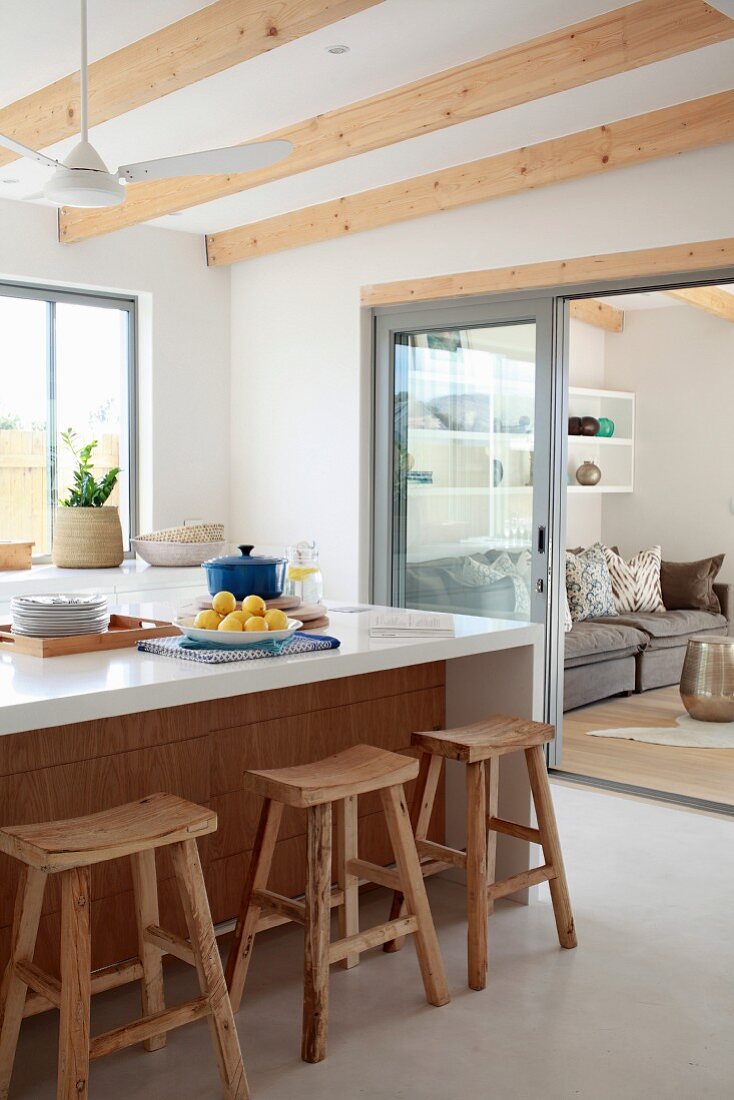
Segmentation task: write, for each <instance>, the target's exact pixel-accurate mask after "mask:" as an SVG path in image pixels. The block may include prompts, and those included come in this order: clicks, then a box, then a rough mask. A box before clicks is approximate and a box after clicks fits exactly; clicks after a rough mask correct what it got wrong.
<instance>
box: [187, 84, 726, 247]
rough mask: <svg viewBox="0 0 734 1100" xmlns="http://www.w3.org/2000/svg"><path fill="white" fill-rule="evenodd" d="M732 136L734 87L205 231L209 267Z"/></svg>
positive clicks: (718, 141)
mask: <svg viewBox="0 0 734 1100" xmlns="http://www.w3.org/2000/svg"><path fill="white" fill-rule="evenodd" d="M732 140H734V91H728V92H719V93H717V94H716V95H711V96H706V97H705V98H703V99H696V100H693V101H691V102H689V103H679V104H676V106H675V107H666V108H664V109H663V110H661V111H651V112H649V113H648V114H645V115H637V116H635V117H634V118H628V119H623V120H621V121H619V122H612V123H608V124H607V125H604V126H595V127H593V128H592V129H591V130H583V131H581V132H580V133H576V134H568V135H566V136H565V137H561V138H554V139H552V140H551V141H543V142H540V144H538V145H531V146H529V147H527V148H523V149H514V150H513V151H512V152H509V153H499V154H498V155H496V156H492V157H485V158H484V159H483V160H477V161H473V162H472V163H470V164H460V165H456V166H455V167H453V168H444V169H441V170H440V171H438V172H431V173H429V174H428V175H425V176H416V177H415V178H414V179H409V180H401V181H400V182H399V183H391V184H388V185H387V186H385V187H376V188H373V189H372V190H370V191H362V192H359V193H358V194H356V195H347V196H345V197H344V198H340V199H334V200H333V201H331V202H324V203H320V204H319V205H318V206H309V207H305V208H304V209H302V210H293V211H290V212H289V213H287V214H280V215H277V216H276V217H273V218H266V219H265V220H263V221H258V222H252V223H251V224H249V225H243V226H239V227H238V228H236V229H227V230H225V231H223V232H221V233H214V234H211V235H210V236H207V238H206V245H207V263H208V264H209V266H210V267H216V266H218V265H220V264H232V263H238V262H239V261H241V260H251V259H255V258H256V257H259V256H266V255H268V254H269V253H271V252H280V251H282V250H283V249H288V248H297V247H300V246H301V245H306V244H314V243H316V242H318V241H327V240H334V239H335V238H337V237H345V236H347V235H353V234H354V233H361V232H364V231H365V230H368V229H376V228H378V227H383V226H386V225H394V224H395V223H397V222H402V221H407V220H409V219H411V218H420V217H423V216H425V215H427V214H436V213H438V212H439V211H442V210H451V209H455V208H456V207H460V206H467V205H469V204H472V203H478V202H487V201H489V200H490V199H497V198H501V197H504V196H507V195H515V194H518V193H519V192H522V191H529V190H532V189H534V188H537V187H544V186H547V185H549V184H555V183H561V182H564V181H567V180H572V179H580V178H581V177H583V176H590V175H594V174H599V173H602V172H609V171H612V170H613V169H615V168H623V167H625V166H628V165H632V164H641V163H644V162H645V161H649V160H653V159H657V158H659V157H671V156H675V155H677V154H679V153H685V152H688V151H690V150H692V149H700V148H703V147H705V146H709V145H719V144H722V143H724V142H727V141H732Z"/></svg>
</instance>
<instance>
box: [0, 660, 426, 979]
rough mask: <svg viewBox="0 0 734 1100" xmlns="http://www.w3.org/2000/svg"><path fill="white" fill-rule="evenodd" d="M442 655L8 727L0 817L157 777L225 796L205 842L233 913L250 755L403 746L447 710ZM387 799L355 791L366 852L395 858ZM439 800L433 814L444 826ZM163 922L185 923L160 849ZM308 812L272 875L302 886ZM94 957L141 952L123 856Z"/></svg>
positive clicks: (42, 940)
mask: <svg viewBox="0 0 734 1100" xmlns="http://www.w3.org/2000/svg"><path fill="white" fill-rule="evenodd" d="M444 709H445V665H444V662H443V661H435V662H432V663H428V664H419V665H413V666H410V667H406V668H398V669H391V670H388V671H384V672H375V673H368V674H365V675H359V676H349V677H344V678H340V679H334V680H328V681H325V682H321V683H316V684H306V685H302V686H297V687H291V688H284V689H281V690H275V691H267V692H261V693H256V694H247V695H241V696H235V697H233V698H227V699H219V700H213V701H210V702H202V703H194V704H190V705H187V706H180V707H168V708H165V709H162V710H152V711H146V712H144V713H136V714H130V715H125V716H122V717H119V718H105V719H99V720H96V721H90V722H82V723H77V724H74V725H64V726H57V727H52V728H48V729H41V730H30V731H27V732H24V733H17V734H9V735H7V736H5V737H1V738H0V823H1V824H4V825H5V824H26V823H30V822H35V821H47V820H55V819H60V818H64V817H71V816H76V815H80V814H88V813H94V812H96V811H98V810H104V809H107V808H109V807H111V806H114V805H116V804H118V803H122V802H128V801H131V800H133V799H136V798H140V797H143V796H144V795H146V794H152V793H154V792H156V791H169V792H171V793H173V794H177V795H180V796H182V797H184V798H188V799H191V800H192V801H194V802H199V803H201V804H203V805H207V806H211V807H212V808H213V809H214V810H216V812H217V815H218V818H219V828H218V831H217V832H216V833H214V834H212V835H211V836H209V837H206V838H204V839H203V840H202V842H201V855H202V862H203V866H204V874H205V877H206V882H207V888H208V891H209V897H210V902H211V906H212V915H213V917H214V921H215V922H216V923H221V922H224V921H226V920H228V919H230V918H232V917H234V916H236V913H237V909H238V905H239V902H240V896H241V891H242V883H243V878H244V874H245V871H246V868H247V865H248V862H249V857H250V852H251V850H252V846H253V843H254V837H255V830H256V825H257V817H258V814H259V809H260V805H259V800H258V799H257V797H256V796H254V795H251V794H249V793H247V792H245V791H244V789H243V786H242V775H243V773H244V771H245V770H247V769H248V768H262V767H282V766H285V765H289V764H296V763H305V762H308V761H311V760H315V759H318V758H319V757H321V756H327V755H329V754H330V753H334V752H338V751H340V750H341V749H344V748H347V747H348V746H349V745H354V744H358V743H359V742H361V741H365V742H369V743H370V744H374V745H377V746H379V747H381V748H386V749H392V750H395V751H404V750H406V748H407V746H408V745H409V744H410V735H411V733H413V732H414V731H416V730H428V729H439V728H441V727H442V726H443V724H444ZM378 801H379V800H377V799H375V798H374V797H372V796H366V797H364V798H362V799H360V818H361V820H360V854H362V855H363V856H364V858H365V859H368V860H373V861H375V862H378V863H387V862H391V860H392V854H391V852H390V849H389V844H388V842H387V837H386V834H385V828H384V821H383V818H382V815H381V814H380V813H378V812H377V810H378ZM443 815H444V806H443V802H441V804H440V806H439V807H438V811H437V814H436V819H435V822H434V834H435V839H441V838H442V836H443ZM158 868H159V878H160V895H161V910H162V918H161V920H162V924H164V925H165V926H166V927H168V928H171V929H172V930H174V931H177V932H179V933H180V934H183V933H184V925H183V915H182V914H181V913H179V912H178V909H177V905H176V904H175V903H174V887H173V882H172V878H173V868H172V866H171V865H170V862H169V859H168V856H167V854H166V853H165V851H164V852H162V853H161V854H160V856H159V862H158ZM304 868H305V815H304V814H303V813H302V812H301V811H297V810H292V809H290V808H287V809H286V812H285V814H284V819H283V826H282V829H281V834H280V839H279V841H278V844H277V847H276V854H275V861H274V865H273V878H272V881H271V887H272V889H274V890H277V891H278V892H279V893H283V894H287V895H296V894H299V893H301V892H302V890H303V886H304ZM18 875H19V868H18V866H16V865H15V864H14V863H13V861H12V860H10V859H8V858H7V857H5V856H2V857H0V964H2V966H3V967H4V965H5V962H6V960H7V955H8V949H9V939H10V924H11V922H12V914H13V905H14V900H15V891H16V886H17V882H18ZM92 888H93V889H92V896H93V903H92V950H93V959H92V962H93V966H94V967H95V968H98V967H102V966H106V965H109V964H111V963H114V962H118V961H121V960H123V959H126V958H129V957H131V956H133V955H134V954H135V953H136V950H137V947H136V932H135V916H134V912H133V904H132V891H131V879H130V869H129V864H128V861H126V860H119V861H115V862H113V863H110V864H106V865H103V866H100V867H98V868H94V869H93V874H92ZM59 901H60V899H59V891H58V889H57V886H56V883H55V882H54V881H53V876H52V878H51V881H50V883H49V889H48V890H47V893H46V899H45V904H44V912H43V916H42V918H41V928H40V931H39V939H38V950H37V961H38V963H39V965H41V966H43V967H45V968H50V969H51V970H52V971H53V972H56V969H57V967H58V943H59V932H60V928H59Z"/></svg>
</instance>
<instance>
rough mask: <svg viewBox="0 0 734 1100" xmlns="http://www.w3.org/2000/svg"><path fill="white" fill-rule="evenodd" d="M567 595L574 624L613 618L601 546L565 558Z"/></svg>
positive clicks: (609, 584) (606, 571) (569, 554)
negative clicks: (602, 616)
mask: <svg viewBox="0 0 734 1100" xmlns="http://www.w3.org/2000/svg"><path fill="white" fill-rule="evenodd" d="M566 592H567V593H568V606H569V608H570V609H571V617H572V619H573V620H574V622H583V621H584V620H585V619H595V618H598V617H599V616H600V615H614V613H615V611H616V608H615V606H614V597H613V596H612V582H611V580H610V577H609V569H608V568H607V563H606V559H605V557H604V548H603V547H602V545H601V543H598V542H597V543H595V544H594V545H593V546H590V547H589V549H588V550H583V551H582V552H581V553H580V554H571V553H567V554H566Z"/></svg>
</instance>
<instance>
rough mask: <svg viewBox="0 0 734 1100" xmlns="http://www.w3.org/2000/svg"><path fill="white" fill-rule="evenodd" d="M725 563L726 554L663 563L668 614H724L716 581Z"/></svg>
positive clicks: (664, 590) (662, 573)
mask: <svg viewBox="0 0 734 1100" xmlns="http://www.w3.org/2000/svg"><path fill="white" fill-rule="evenodd" d="M723 561H724V555H723V554H717V555H716V557H714V558H702V559H701V561H664V562H663V563H662V566H661V568H660V582H661V584H662V589H663V603H664V604H665V607H666V609H667V610H668V611H678V610H688V609H692V610H694V611H715V612H717V613H719V612H720V611H721V604H720V603H719V597H718V596H717V595H716V593H715V592H714V581H715V580H716V577H717V576H718V573H719V570H720V569H721V565H722V562H723Z"/></svg>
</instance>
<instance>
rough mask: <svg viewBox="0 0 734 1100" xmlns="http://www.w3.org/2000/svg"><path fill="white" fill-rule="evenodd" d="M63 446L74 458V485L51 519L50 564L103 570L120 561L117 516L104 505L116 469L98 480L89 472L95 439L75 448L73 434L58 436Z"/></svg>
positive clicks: (119, 531)
mask: <svg viewBox="0 0 734 1100" xmlns="http://www.w3.org/2000/svg"><path fill="white" fill-rule="evenodd" d="M61 438H62V440H63V442H64V445H65V446H66V447H68V448H69V450H70V451H71V453H72V454H73V455H74V458H75V459H76V469H75V470H74V482H73V485H72V487H71V488H70V489H69V493H68V496H67V498H66V500H60V501H59V506H58V507H57V508H56V512H55V517H54V542H53V553H52V559H53V563H54V565H57V566H60V567H61V568H63V569H105V568H111V567H113V566H117V565H119V564H120V563H121V562H122V559H123V549H122V528H121V527H120V516H119V513H118V510H117V508H116V507H114V506H113V505H109V504H107V501H108V499H109V497H110V494H111V493H112V490H113V489H114V488H115V485H116V484H117V475H118V474H119V472H120V467H119V466H114V467H113V468H112V469H111V470H108V471H107V473H106V474H105V475H104V476H103V477H102V478H101V479H100V480H99V481H98V480H97V479H96V478H95V477H94V474H93V473H92V466H93V462H92V454H93V453H94V449H95V447H96V446H97V440H96V439H93V440H92V442H91V443H87V444H85V446H83V447H78V445H77V437H76V435H75V433H74V432H73V431H72V430H71V428H69V429H68V431H65V432H62V433H61Z"/></svg>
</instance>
